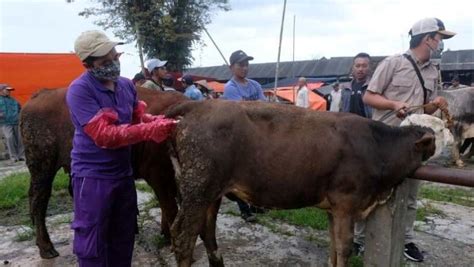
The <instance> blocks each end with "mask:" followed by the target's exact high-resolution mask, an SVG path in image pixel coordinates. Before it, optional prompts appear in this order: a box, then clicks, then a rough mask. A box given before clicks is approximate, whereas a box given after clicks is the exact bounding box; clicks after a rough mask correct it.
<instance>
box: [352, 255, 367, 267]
mask: <svg viewBox="0 0 474 267" xmlns="http://www.w3.org/2000/svg"><path fill="white" fill-rule="evenodd" d="M349 266H351V267H363V266H364V259H363V258H362V256H351V257H350V258H349Z"/></svg>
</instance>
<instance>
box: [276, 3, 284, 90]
mask: <svg viewBox="0 0 474 267" xmlns="http://www.w3.org/2000/svg"><path fill="white" fill-rule="evenodd" d="M285 12H286V0H284V2H283V15H282V18H281V28H280V41H279V43H278V58H277V63H276V68H275V88H274V89H273V92H274V94H275V96H276V95H277V94H276V91H277V87H278V71H279V67H280V54H281V40H282V38H283V26H284V23H285Z"/></svg>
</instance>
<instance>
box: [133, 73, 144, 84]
mask: <svg viewBox="0 0 474 267" xmlns="http://www.w3.org/2000/svg"><path fill="white" fill-rule="evenodd" d="M145 79H146V78H145V75H143V74H142V73H141V72H139V73H137V74H135V76H134V77H133V79H132V81H133V82H137V81H139V80H145Z"/></svg>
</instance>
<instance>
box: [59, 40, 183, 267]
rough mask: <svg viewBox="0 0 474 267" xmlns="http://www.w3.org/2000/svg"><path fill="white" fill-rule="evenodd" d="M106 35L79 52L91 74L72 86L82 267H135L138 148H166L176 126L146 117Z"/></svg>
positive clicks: (77, 250) (83, 43) (80, 44)
mask: <svg viewBox="0 0 474 267" xmlns="http://www.w3.org/2000/svg"><path fill="white" fill-rule="evenodd" d="M119 44H122V43H120V42H113V41H110V40H109V38H107V36H106V35H105V34H104V33H103V32H100V31H87V32H84V33H82V34H81V35H80V36H79V37H78V38H77V39H76V42H75V44H74V50H75V52H76V55H77V56H78V57H79V58H80V59H81V61H82V62H83V65H84V67H85V68H86V71H85V72H84V73H83V74H82V75H81V76H79V77H78V78H77V79H75V80H74V81H73V82H72V83H71V85H70V86H69V90H68V91H67V95H66V101H67V105H68V107H69V112H70V115H71V120H72V123H73V125H74V128H75V130H74V138H73V148H72V151H71V159H72V162H71V175H72V187H73V192H74V220H73V222H72V229H73V230H74V243H73V251H74V254H76V255H77V258H78V262H79V266H131V260H132V254H133V244H134V240H135V230H136V226H137V217H136V215H137V214H136V212H137V195H136V190H135V183H134V178H133V172H132V167H131V165H132V164H131V147H130V145H131V144H135V143H138V142H142V141H154V142H156V143H159V142H162V141H163V140H165V139H166V138H167V137H168V134H169V133H170V132H171V131H172V130H173V129H174V127H175V125H176V122H175V121H174V120H170V119H165V118H163V117H161V116H157V117H155V116H152V115H150V114H146V113H145V112H144V110H145V108H146V104H145V103H144V102H141V101H138V99H137V92H136V91H135V86H134V85H133V83H132V81H130V80H129V79H127V78H123V77H120V61H119V56H120V54H119V53H117V51H116V50H115V46H116V45H119Z"/></svg>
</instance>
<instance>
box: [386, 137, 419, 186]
mask: <svg viewBox="0 0 474 267" xmlns="http://www.w3.org/2000/svg"><path fill="white" fill-rule="evenodd" d="M392 130H393V131H397V132H398V134H396V135H398V136H396V138H390V137H388V138H384V139H382V140H379V141H381V142H379V144H378V145H379V146H380V147H386V149H384V150H383V152H382V153H381V154H380V155H379V159H380V161H379V162H380V164H381V165H380V170H379V171H380V178H381V179H380V186H381V187H382V188H383V189H384V190H388V189H390V188H392V187H394V186H396V185H398V184H400V183H401V182H402V181H403V180H404V179H405V178H406V177H407V176H409V175H410V174H412V173H413V172H414V171H415V170H416V168H417V167H419V166H420V164H421V154H419V153H417V152H415V148H414V146H415V142H416V141H417V140H418V139H419V137H418V136H417V135H416V134H413V133H412V132H410V131H404V130H402V128H393V129H392Z"/></svg>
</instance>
